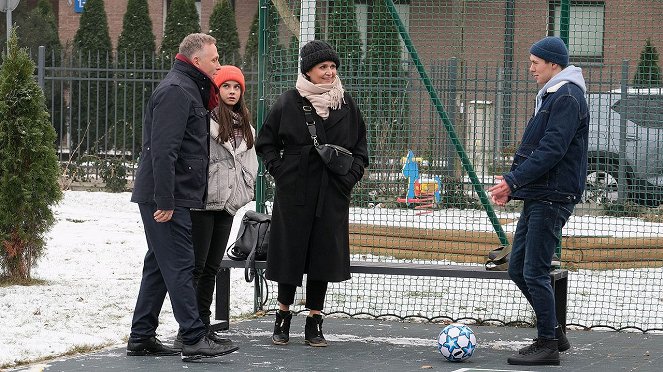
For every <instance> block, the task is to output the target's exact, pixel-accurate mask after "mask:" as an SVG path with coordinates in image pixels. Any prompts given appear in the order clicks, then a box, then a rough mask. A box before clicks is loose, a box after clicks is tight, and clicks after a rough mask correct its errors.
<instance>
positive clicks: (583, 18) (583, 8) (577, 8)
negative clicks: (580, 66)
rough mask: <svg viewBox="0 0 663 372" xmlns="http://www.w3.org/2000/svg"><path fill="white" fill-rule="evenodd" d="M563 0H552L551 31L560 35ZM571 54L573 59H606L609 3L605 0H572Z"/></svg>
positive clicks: (570, 18) (592, 60)
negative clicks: (606, 10) (605, 46)
mask: <svg viewBox="0 0 663 372" xmlns="http://www.w3.org/2000/svg"><path fill="white" fill-rule="evenodd" d="M561 8H562V6H561V3H560V2H559V1H552V2H550V13H549V17H550V22H549V34H550V35H555V36H560V24H561V13H562V12H561ZM569 13H570V16H569V41H568V47H569V57H570V61H571V62H576V63H578V62H602V61H603V36H604V31H605V4H604V2H602V1H571V4H570V12H569Z"/></svg>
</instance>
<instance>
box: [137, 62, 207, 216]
mask: <svg viewBox="0 0 663 372" xmlns="http://www.w3.org/2000/svg"><path fill="white" fill-rule="evenodd" d="M211 87H212V84H211V80H210V78H209V77H208V76H207V75H206V74H204V73H203V72H201V71H200V70H198V69H197V68H196V67H194V66H193V65H191V64H189V63H186V62H184V61H181V60H176V61H175V63H174V65H173V68H172V69H171V70H170V72H169V73H168V75H166V77H165V78H164V79H163V81H161V83H160V84H159V85H158V86H157V88H156V89H155V90H154V92H153V93H152V96H151V97H150V100H149V102H148V104H147V107H146V108H145V120H144V122H143V150H142V153H141V155H140V162H139V165H138V171H137V172H136V178H135V182H134V190H133V194H132V195H131V201H133V202H136V203H156V205H157V209H161V210H172V209H174V207H175V206H179V207H188V208H202V207H203V205H204V199H205V195H206V188H207V166H208V165H207V164H208V159H209V121H210V116H209V112H208V110H207V108H206V104H207V103H208V102H209V99H210V90H211Z"/></svg>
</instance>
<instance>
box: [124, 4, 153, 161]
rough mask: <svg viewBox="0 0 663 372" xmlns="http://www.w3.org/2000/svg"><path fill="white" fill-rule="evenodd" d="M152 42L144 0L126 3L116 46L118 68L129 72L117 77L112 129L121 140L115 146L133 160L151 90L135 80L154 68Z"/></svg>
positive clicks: (140, 136) (136, 152) (139, 144)
mask: <svg viewBox="0 0 663 372" xmlns="http://www.w3.org/2000/svg"><path fill="white" fill-rule="evenodd" d="M154 40H155V37H154V33H153V32H152V20H151V19H150V14H149V8H148V5H147V0H129V2H128V4H127V12H126V13H125V14H124V20H123V24H122V33H121V34H120V38H119V40H118V45H117V56H118V61H117V64H118V67H120V68H123V69H129V72H128V73H120V74H118V78H119V80H120V84H119V86H118V95H117V97H118V103H117V105H116V106H117V112H118V116H119V117H120V120H118V127H117V128H116V129H117V130H118V132H119V133H118V137H120V138H123V139H124V140H123V141H122V143H121V144H118V146H117V147H118V148H120V149H124V150H128V151H131V153H132V154H133V155H134V157H136V156H137V155H138V153H139V152H140V148H141V139H142V128H143V123H142V120H143V108H144V105H145V103H146V102H147V100H148V99H149V96H150V94H151V90H152V89H151V87H150V86H148V85H146V84H144V83H141V82H136V81H135V80H138V79H146V78H151V77H152V76H151V74H150V73H149V72H143V71H142V70H144V69H153V68H154V66H153V64H154V61H155V59H154V57H155V52H156V44H155V41H154Z"/></svg>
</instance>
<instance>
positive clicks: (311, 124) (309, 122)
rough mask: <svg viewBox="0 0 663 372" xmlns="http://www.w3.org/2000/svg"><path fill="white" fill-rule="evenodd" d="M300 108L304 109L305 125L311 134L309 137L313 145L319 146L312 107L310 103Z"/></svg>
mask: <svg viewBox="0 0 663 372" xmlns="http://www.w3.org/2000/svg"><path fill="white" fill-rule="evenodd" d="M302 109H303V110H304V117H305V118H306V127H307V128H308V132H309V133H310V134H311V139H312V140H313V146H315V147H318V146H320V143H319V142H318V134H317V132H316V128H315V118H314V117H313V107H311V106H310V105H303V106H302Z"/></svg>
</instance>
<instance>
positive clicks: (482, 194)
mask: <svg viewBox="0 0 663 372" xmlns="http://www.w3.org/2000/svg"><path fill="white" fill-rule="evenodd" d="M386 1H387V7H388V8H389V12H390V13H391V17H392V19H393V20H394V23H395V24H396V26H397V27H398V32H399V33H400V35H401V37H402V38H403V41H404V42H405V46H406V47H407V50H408V52H409V53H410V56H411V57H412V61H413V62H414V64H415V66H416V67H417V71H418V72H419V76H420V77H421V80H422V82H423V83H424V85H425V86H426V90H428V94H429V95H430V98H431V101H432V103H433V105H434V106H435V109H436V110H437V113H438V115H440V118H441V119H442V122H443V123H444V128H445V129H446V130H447V133H448V134H449V137H450V138H451V142H452V143H453V145H454V146H455V147H456V152H457V153H458V155H459V156H460V160H461V162H462V164H463V168H465V171H466V172H467V174H468V175H469V176H470V180H471V181H472V186H473V187H474V191H475V192H476V193H477V194H478V195H479V200H481V204H482V205H483V207H484V208H485V209H486V213H487V214H488V218H489V219H490V222H491V224H492V225H493V229H495V232H496V233H497V237H498V238H499V239H500V244H502V245H504V246H507V245H509V240H508V239H507V238H506V234H505V233H504V230H502V225H500V221H499V220H498V219H497V216H496V215H495V210H494V209H493V206H492V205H491V204H490V201H489V200H488V195H487V194H486V191H485V190H484V189H483V187H482V184H481V183H480V182H479V178H478V177H477V174H476V172H475V171H474V167H473V166H472V163H470V159H469V158H468V157H467V153H466V152H465V149H464V148H463V144H462V143H460V140H459V139H458V135H457V134H456V130H455V129H454V126H453V124H452V123H451V120H449V117H448V116H447V113H446V112H445V111H444V107H443V106H442V101H440V98H439V97H438V95H437V92H436V90H435V87H433V83H432V82H431V80H430V78H429V77H428V74H427V73H426V70H425V69H424V65H423V64H422V63H421V59H419V55H418V54H417V50H416V49H415V48H414V44H413V43H412V39H410V35H409V34H408V33H407V30H406V29H405V25H403V22H402V21H401V18H400V17H399V16H398V12H396V6H395V5H394V2H393V0H386Z"/></svg>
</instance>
